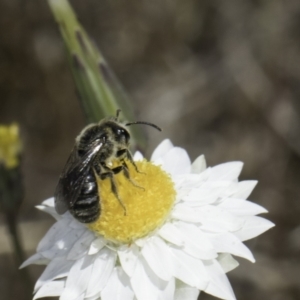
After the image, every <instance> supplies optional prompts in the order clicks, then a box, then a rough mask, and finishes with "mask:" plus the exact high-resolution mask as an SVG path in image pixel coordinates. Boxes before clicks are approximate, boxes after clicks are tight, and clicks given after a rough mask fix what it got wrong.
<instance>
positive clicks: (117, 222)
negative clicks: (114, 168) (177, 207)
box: [88, 160, 176, 243]
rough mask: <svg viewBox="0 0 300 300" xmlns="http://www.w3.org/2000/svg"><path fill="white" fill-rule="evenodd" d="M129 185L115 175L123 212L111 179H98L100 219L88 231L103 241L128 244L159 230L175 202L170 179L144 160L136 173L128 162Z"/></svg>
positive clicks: (120, 176) (159, 169)
mask: <svg viewBox="0 0 300 300" xmlns="http://www.w3.org/2000/svg"><path fill="white" fill-rule="evenodd" d="M127 165H128V168H129V174H130V179H131V181H132V182H130V181H129V180H128V179H127V178H126V177H125V176H124V174H123V172H120V173H119V174H117V175H115V176H114V177H115V181H116V184H117V189H118V195H119V198H120V199H121V201H122V202H123V203H124V206H125V208H126V215H125V210H124V208H123V207H122V205H121V204H120V202H119V201H118V199H117V197H116V196H115V195H114V193H113V192H112V190H111V182H110V179H104V180H100V179H98V187H99V190H100V204H101V215H100V217H99V219H98V220H97V221H96V222H94V223H91V224H89V225H88V227H89V228H90V229H91V230H93V231H95V232H97V233H98V234H100V235H102V236H104V237H105V238H106V239H109V240H112V241H118V242H123V243H130V242H132V241H134V240H136V239H138V238H140V237H143V236H145V235H147V234H148V233H150V232H151V231H153V230H155V229H156V228H157V227H159V226H161V225H162V224H163V223H164V221H165V220H166V218H167V216H168V214H169V212H170V210H171V208H172V206H173V204H174V201H175V196H176V192H175V189H174V184H173V182H172V180H171V177H170V176H169V175H168V174H167V173H166V172H165V171H163V170H162V168H161V167H160V166H156V165H154V164H152V163H151V162H148V161H146V160H142V161H137V162H136V165H137V168H138V170H139V172H136V170H135V168H134V167H133V166H132V164H131V163H130V162H127Z"/></svg>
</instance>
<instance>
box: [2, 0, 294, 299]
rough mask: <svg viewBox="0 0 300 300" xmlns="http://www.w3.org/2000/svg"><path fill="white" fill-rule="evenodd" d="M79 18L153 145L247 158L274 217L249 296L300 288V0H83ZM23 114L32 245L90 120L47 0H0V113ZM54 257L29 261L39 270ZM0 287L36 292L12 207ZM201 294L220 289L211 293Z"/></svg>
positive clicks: (257, 196) (241, 293)
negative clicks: (17, 256)
mask: <svg viewBox="0 0 300 300" xmlns="http://www.w3.org/2000/svg"><path fill="white" fill-rule="evenodd" d="M71 3H72V5H73V6H74V8H75V9H76V11H77V14H78V16H79V19H80V21H81V22H82V24H83V25H84V27H85V28H86V29H87V31H88V32H89V34H90V35H91V36H92V37H93V38H94V39H95V41H96V43H97V44H98V45H99V47H100V48H101V50H102V52H103V53H104V55H105V57H106V59H107V60H108V62H109V63H110V65H111V67H112V68H113V69H114V71H115V73H116V74H117V76H118V78H119V79H120V81H121V82H122V83H123V85H124V86H125V88H126V90H127V91H128V93H129V95H130V96H131V98H132V103H133V105H134V107H135V110H136V116H137V119H140V120H148V121H150V122H153V123H156V124H158V125H160V126H161V127H163V128H164V131H163V133H161V134H159V133H157V132H155V131H152V129H146V133H145V134H147V135H148V137H149V147H148V149H149V150H148V153H147V154H148V155H150V153H151V152H152V150H153V149H154V147H155V146H156V145H157V143H158V142H160V141H161V140H163V139H164V138H170V139H171V140H172V141H173V143H174V144H175V145H178V146H181V147H184V148H186V149H187V151H188V152H189V154H190V156H191V158H192V159H195V158H196V157H197V156H198V155H199V154H202V153H203V154H205V156H206V158H207V162H208V164H209V165H215V164H218V163H221V162H226V161H230V160H241V161H244V162H245V167H244V169H243V172H242V175H241V179H258V180H259V185H258V186H257V188H256V189H255V191H254V192H253V194H252V195H251V197H250V199H251V200H253V201H254V202H256V203H258V204H261V205H263V206H264V207H266V208H267V209H268V210H269V212H270V213H269V214H268V215H267V218H268V219H270V220H271V221H273V222H275V223H276V227H275V228H273V229H272V230H270V231H268V232H267V233H266V234H264V235H262V236H261V237H259V238H257V239H255V240H253V241H250V242H248V243H247V245H248V246H249V247H250V249H251V250H252V251H253V252H254V255H255V257H256V259H257V262H256V264H254V265H253V264H251V263H249V262H247V261H245V260H242V259H239V261H240V263H241V266H240V267H239V268H238V269H236V270H235V271H233V272H231V273H229V278H230V281H231V283H232V286H233V289H234V291H235V293H236V296H237V298H238V299H239V300H254V299H255V300H256V299H272V300H273V299H274V300H296V299H300V284H299V278H300V259H299V254H300V225H299V213H300V200H299V195H300V184H299V182H300V173H299V167H300V138H299V137H300V118H299V114H300V101H299V96H300V88H299V80H300V30H299V28H300V21H299V20H300V2H299V1H298V0H291V1H280V0H273V1H266V0H265V1H264V0H244V1H240V0H231V1H221V0H219V1H217V0H206V1H200V0H185V1H182V0H172V1H171V0H150V1H149V0H126V1H125V0H123V1H121V0H114V1H111V0H101V1H100V0H84V1H83V0H76V1H72V2H71ZM13 121H17V122H19V124H20V127H21V134H22V139H23V143H24V159H23V162H22V172H23V176H24V185H25V189H26V195H25V199H24V202H23V204H22V207H21V209H20V213H19V225H20V230H21V234H22V240H23V244H24V247H25V249H26V255H28V256H29V255H31V254H32V253H34V250H35V247H36V245H37V243H38V241H39V240H40V238H41V237H42V236H43V235H44V233H45V232H46V230H47V228H49V226H50V224H51V222H52V220H51V218H50V217H48V216H46V215H45V214H43V213H40V212H39V211H37V210H36V209H35V208H34V206H35V205H37V204H38V203H40V202H41V201H42V200H43V199H46V198H48V197H50V196H51V195H52V194H53V191H54V188H55V185H56V182H57V179H58V176H59V174H60V172H61V170H62V167H63V165H64V163H65V161H66V158H67V156H68V154H69V152H70V149H71V148H72V146H73V143H74V138H75V137H76V135H77V134H78V132H79V131H80V130H81V129H82V127H83V126H84V120H83V116H82V113H81V111H80V107H79V104H78V101H77V99H76V95H75V88H74V83H73V81H72V78H71V74H70V71H69V69H68V65H67V62H66V56H65V52H64V46H63V43H62V40H61V38H60V36H59V33H58V30H57V27H56V25H55V23H54V21H53V18H52V16H51V14H50V10H49V8H48V6H47V1H35V0H27V1H24V0H23V1H22V0H1V1H0V123H5V124H8V123H11V122H13ZM42 269H43V268H42V267H36V266H33V267H30V268H29V271H30V273H31V276H32V278H33V280H34V281H35V280H36V278H37V277H38V275H39V274H40V273H41V272H42ZM0 291H1V293H0V299H1V300H2V299H3V300H4V299H5V300H6V299H18V300H27V299H30V297H28V296H27V294H26V292H25V288H24V283H23V282H22V280H21V277H20V273H19V271H18V270H17V267H16V264H15V261H14V257H13V254H12V247H11V244H10V241H9V239H8V234H7V230H6V228H5V224H4V219H3V217H2V216H0ZM200 299H213V297H211V296H207V295H204V294H202V295H201V296H200Z"/></svg>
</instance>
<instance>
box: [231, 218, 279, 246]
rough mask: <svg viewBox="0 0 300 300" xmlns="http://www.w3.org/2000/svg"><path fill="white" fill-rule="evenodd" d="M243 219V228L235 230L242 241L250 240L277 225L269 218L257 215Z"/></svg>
mask: <svg viewBox="0 0 300 300" xmlns="http://www.w3.org/2000/svg"><path fill="white" fill-rule="evenodd" d="M243 220H244V225H243V228H241V229H240V230H238V231H236V232H234V234H235V235H236V236H237V237H238V238H239V239H240V240H241V241H247V240H250V239H252V238H254V237H256V236H258V235H260V234H262V233H263V232H265V231H267V230H269V229H270V228H272V227H274V226H275V225H274V224H273V223H272V222H270V221H269V220H266V219H264V218H261V217H257V216H249V217H244V218H243Z"/></svg>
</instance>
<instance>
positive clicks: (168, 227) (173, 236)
mask: <svg viewBox="0 0 300 300" xmlns="http://www.w3.org/2000/svg"><path fill="white" fill-rule="evenodd" d="M158 234H159V235H160V236H161V237H162V238H163V239H165V240H166V241H168V242H170V243H172V244H174V245H177V246H182V245H183V243H184V242H183V239H182V238H181V237H180V231H179V230H178V228H177V227H176V226H175V225H173V224H172V223H166V224H165V225H163V226H162V227H161V228H160V229H159V231H158Z"/></svg>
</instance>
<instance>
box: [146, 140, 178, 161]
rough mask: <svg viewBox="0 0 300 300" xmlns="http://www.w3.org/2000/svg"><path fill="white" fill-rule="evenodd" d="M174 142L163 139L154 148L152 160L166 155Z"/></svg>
mask: <svg viewBox="0 0 300 300" xmlns="http://www.w3.org/2000/svg"><path fill="white" fill-rule="evenodd" d="M173 147H174V146H173V144H172V143H171V141H170V140H168V139H167V140H164V141H162V142H161V143H160V144H159V145H158V146H157V147H156V149H155V150H154V152H153V154H152V156H151V161H155V160H157V159H158V158H160V157H162V156H164V155H165V154H166V153H168V152H169V151H170V150H171V149H172V148H173Z"/></svg>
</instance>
